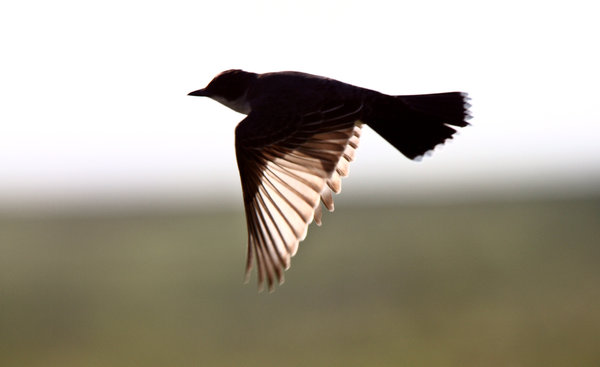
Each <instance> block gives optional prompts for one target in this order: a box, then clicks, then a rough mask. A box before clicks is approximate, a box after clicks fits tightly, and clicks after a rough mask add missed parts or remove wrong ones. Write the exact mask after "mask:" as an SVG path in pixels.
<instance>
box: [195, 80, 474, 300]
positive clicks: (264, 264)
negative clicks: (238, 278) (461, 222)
mask: <svg viewBox="0 0 600 367" xmlns="http://www.w3.org/2000/svg"><path fill="white" fill-rule="evenodd" d="M190 95H196V96H207V97H210V98H212V99H214V100H216V101H218V102H220V103H222V104H223V105H225V106H227V107H229V108H231V109H233V110H235V111H237V112H240V113H243V114H247V115H248V116H247V117H246V118H245V119H243V120H242V121H241V122H240V123H239V125H238V126H237V128H236V156H237V161H238V168H239V171H240V178H241V181H242V189H243V194H244V206H245V209H246V220H247V226H248V261H247V273H248V272H249V270H250V269H251V267H252V264H253V261H254V260H256V262H257V264H258V276H259V285H262V283H263V281H264V279H265V278H266V280H267V283H268V285H269V288H270V289H272V287H273V284H274V281H275V279H278V280H279V282H283V271H284V270H285V269H287V268H288V267H289V264H290V258H291V256H293V255H294V254H295V253H296V250H297V248H298V243H299V242H300V241H301V240H303V239H304V237H305V236H306V231H307V228H308V225H309V224H310V222H311V221H312V220H313V219H314V220H315V221H316V222H317V224H320V223H321V207H320V201H322V202H323V204H324V205H325V207H326V208H327V209H329V210H330V211H332V210H333V200H332V195H331V192H332V191H333V192H335V193H338V192H339V191H340V190H341V179H340V177H343V176H346V175H347V174H348V165H349V163H350V162H351V161H352V160H353V159H354V154H355V149H356V148H357V147H358V140H359V138H360V130H361V126H362V124H363V123H366V124H368V125H369V126H370V127H371V128H373V129H374V130H375V131H376V132H378V133H379V134H380V135H381V136H382V137H383V138H385V139H386V140H387V141H388V142H390V143H391V144H392V145H394V146H395V147H396V148H397V149H398V150H399V151H400V152H402V153H403V154H404V155H406V156H407V157H408V158H411V159H414V158H416V157H418V156H421V155H423V154H425V153H426V152H427V151H429V150H432V149H433V148H434V147H435V146H436V145H438V144H441V143H443V142H444V141H445V140H446V139H449V138H451V137H452V134H454V132H455V130H454V128H452V127H450V126H449V125H453V126H461V127H462V126H466V125H467V122H466V119H468V117H469V115H468V111H467V108H468V105H467V104H466V101H465V99H466V95H465V94H464V93H459V92H450V93H439V94H427V95H416V96H389V95H386V94H382V93H379V92H376V91H373V90H369V89H365V88H360V87H356V86H353V85H350V84H346V83H343V82H340V81H337V80H333V79H328V78H324V77H320V76H315V75H311V74H305V73H299V72H276V73H265V74H255V73H248V72H245V71H242V70H228V71H225V72H223V73H221V74H219V75H218V76H217V77H215V78H214V79H213V80H212V81H211V82H210V83H209V85H208V86H207V87H206V88H204V89H201V90H198V91H195V92H192V93H190Z"/></svg>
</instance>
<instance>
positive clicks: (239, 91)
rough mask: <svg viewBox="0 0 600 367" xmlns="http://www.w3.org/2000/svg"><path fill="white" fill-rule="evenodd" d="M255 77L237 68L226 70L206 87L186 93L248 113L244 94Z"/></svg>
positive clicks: (255, 75)
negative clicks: (210, 99) (207, 98)
mask: <svg viewBox="0 0 600 367" xmlns="http://www.w3.org/2000/svg"><path fill="white" fill-rule="evenodd" d="M256 77H257V74H255V73H249V72H246V71H243V70H239V69H232V70H227V71H224V72H222V73H221V74H219V75H217V76H216V77H214V79H213V80H211V82H210V83H208V85H207V86H206V88H203V89H199V90H197V91H193V92H191V93H189V94H188V95H190V96H202V97H209V98H212V99H214V100H215V101H217V102H219V103H222V104H224V105H225V106H227V107H229V108H231V109H232V110H234V111H237V112H240V113H244V114H248V113H249V112H250V106H249V104H248V103H247V101H246V95H247V93H248V88H249V87H250V84H251V83H252V81H254V80H255V79H256Z"/></svg>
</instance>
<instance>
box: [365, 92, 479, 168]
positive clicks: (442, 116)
mask: <svg viewBox="0 0 600 367" xmlns="http://www.w3.org/2000/svg"><path fill="white" fill-rule="evenodd" d="M468 100H469V98H468V96H467V94H466V93H461V92H449V93H437V94H421V95H412V96H386V95H382V96H380V98H377V99H376V100H375V101H374V103H373V110H372V114H371V116H370V117H369V118H368V121H365V122H366V123H367V124H368V125H369V126H370V127H371V128H372V129H373V130H375V131H376V132H377V133H378V134H379V135H381V136H382V137H383V138H384V139H385V140H387V141H388V142H389V143H391V144H392V145H393V146H394V147H396V149H398V150H399V151H400V152H401V153H402V154H404V155H405V156H407V157H408V158H410V159H415V158H417V157H420V156H423V155H424V154H425V153H426V152H428V151H430V150H432V149H433V148H435V147H436V145H439V144H442V143H444V142H445V141H446V140H447V139H450V138H451V137H452V135H453V134H454V133H455V132H456V130H455V129H454V128H453V126H458V127H464V126H467V125H468V122H467V120H468V119H469V118H470V117H471V116H470V114H469V110H468V109H469V107H470V105H469V104H468V103H467V101H468Z"/></svg>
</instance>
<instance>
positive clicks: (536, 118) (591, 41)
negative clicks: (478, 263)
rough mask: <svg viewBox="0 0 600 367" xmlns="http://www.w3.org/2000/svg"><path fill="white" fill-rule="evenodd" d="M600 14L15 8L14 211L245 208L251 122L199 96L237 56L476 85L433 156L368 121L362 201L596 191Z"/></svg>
mask: <svg viewBox="0 0 600 367" xmlns="http://www.w3.org/2000/svg"><path fill="white" fill-rule="evenodd" d="M597 14H598V13H597V11H596V6H595V5H594V2H592V1H569V2H564V1H563V2H556V1H504V2H495V3H491V2H483V1H460V0H459V1H452V2H448V1H410V2H406V1H393V2H392V1H368V2H364V1H330V2H323V1H298V2H284V1H272V2H267V1H254V2H253V1H220V2H201V1H170V2H156V1H103V2H82V1H60V0H59V1H53V2H47V1H20V2H4V3H3V4H2V5H0V49H1V50H2V58H0V66H1V67H0V81H1V82H0V101H1V102H0V104H1V107H0V205H2V206H4V207H21V206H27V205H34V206H35V205H42V204H44V203H45V204H49V203H50V204H52V205H62V204H63V203H69V202H71V203H73V202H88V203H89V202H93V203H96V204H98V203H103V202H113V203H114V202H123V201H127V200H131V201H135V200H158V201H160V200H163V201H179V202H186V201H194V202H195V201H199V202H202V201H210V200H211V199H215V198H219V199H218V200H217V201H220V200H221V198H227V200H231V201H232V202H237V201H238V200H239V199H240V198H241V192H240V191H241V190H240V188H239V177H238V173H237V165H236V163H235V152H234V144H233V143H234V128H235V125H236V124H237V123H238V122H239V121H240V120H241V119H242V118H243V117H244V116H243V115H240V114H238V113H236V112H234V111H231V110H229V109H227V108H225V107H224V106H222V105H220V104H218V103H216V102H214V101H212V100H209V99H203V98H195V97H189V96H187V93H188V92H190V91H193V90H196V89H199V88H202V87H204V86H205V85H206V84H207V83H208V82H209V81H210V80H211V79H212V78H213V77H214V76H215V75H216V74H218V73H219V72H221V71H223V70H227V69H230V68H241V69H244V70H248V71H254V72H269V71H280V70H298V71H304V72H309V73H313V74H318V75H325V76H328V77H331V78H335V79H339V80H342V81H344V82H347V83H351V84H355V85H359V86H362V87H367V88H371V89H375V90H378V91H381V92H384V93H388V94H417V93H433V92H444V91H465V92H468V93H469V95H470V96H471V98H472V101H471V103H472V105H473V107H472V113H473V115H474V119H473V120H471V124H472V126H470V127H468V128H465V129H462V130H461V131H460V134H459V135H458V136H456V137H455V138H454V139H453V140H452V141H451V142H449V143H447V144H446V145H444V146H443V147H440V148H438V149H436V151H435V152H434V154H433V156H432V157H429V158H425V159H424V160H423V161H422V162H418V163H415V162H412V161H409V160H408V159H406V158H404V157H403V156H402V155H401V154H399V153H398V152H397V151H395V149H394V148H393V147H391V146H390V145H388V144H387V143H386V142H385V141H384V140H383V139H381V138H380V137H379V136H377V134H376V133H374V132H373V131H372V130H369V129H365V132H364V134H363V137H362V138H361V143H360V148H359V150H358V152H357V160H356V162H355V163H353V165H352V166H351V175H350V177H349V178H347V179H346V180H345V181H344V191H345V192H348V191H349V195H354V196H355V197H361V196H362V197H367V198H368V197H369V196H370V195H375V194H382V193H383V194H384V195H382V196H383V197H390V196H394V197H402V195H409V196H410V195H413V196H419V195H421V196H425V197H427V196H435V195H437V194H440V193H442V194H443V193H460V194H461V195H463V196H469V195H473V194H475V193H477V192H480V191H481V192H483V191H486V190H488V189H490V188H493V189H494V190H500V191H502V190H505V189H511V188H514V189H517V190H525V191H527V190H529V192H535V191H538V190H540V189H552V188H557V189H560V190H567V191H568V190H571V191H577V190H588V189H594V188H595V187H600V185H598V184H599V183H600V144H599V143H598V142H599V141H600V107H599V106H600V104H599V97H600V93H599V91H598V86H599V85H600V71H599V68H598V65H600V48H599V47H598V46H597V43H598V35H599V34H600V23H598V21H597V16H596V15H597ZM509 191H510V190H509ZM440 195H441V194H440ZM380 196H381V195H380ZM223 200H225V199H223Z"/></svg>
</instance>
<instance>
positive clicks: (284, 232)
mask: <svg viewBox="0 0 600 367" xmlns="http://www.w3.org/2000/svg"><path fill="white" fill-rule="evenodd" d="M362 109H363V105H362V103H360V102H358V101H357V102H350V103H349V102H345V103H339V104H337V105H331V106H323V107H321V108H320V109H319V110H318V111H315V112H311V113H305V114H301V115H299V116H298V117H297V119H296V121H272V120H269V119H271V117H268V116H261V115H260V114H255V113H254V112H252V113H251V114H250V115H248V117H246V118H245V119H244V120H243V121H242V122H241V123H240V124H239V125H238V127H237V128H236V156H237V162H238V168H239V171H240V178H241V181H242V190H243V196H244V207H245V211H246V222H247V227H248V255H247V262H246V279H248V277H249V275H250V270H251V269H252V265H253V262H256V264H257V268H258V284H259V288H260V289H262V286H263V284H264V281H265V279H266V281H267V284H268V287H269V290H272V289H273V286H274V282H275V279H277V280H278V281H279V283H280V284H281V283H282V282H283V280H284V275H283V272H284V270H286V269H287V268H288V267H289V266H290V258H291V257H292V256H294V254H295V253H296V251H297V249H298V243H299V242H300V241H302V240H303V239H304V238H305V237H306V232H307V228H308V225H309V224H310V222H312V220H313V219H314V220H315V222H316V223H317V224H319V225H320V224H321V206H320V203H319V200H322V201H323V204H324V205H325V207H326V208H327V209H329V210H330V211H332V210H333V199H332V195H331V191H333V192H335V193H338V192H340V190H341V179H340V177H343V176H346V175H348V165H349V163H350V162H351V161H352V160H353V159H354V153H355V149H356V148H357V147H358V140H359V137H360V129H361V125H362V124H361V122H360V120H359V118H360V115H361V112H362ZM275 126H279V128H274V127H275ZM266 127H268V128H266ZM267 131H268V134H267V133H266V132H267Z"/></svg>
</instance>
